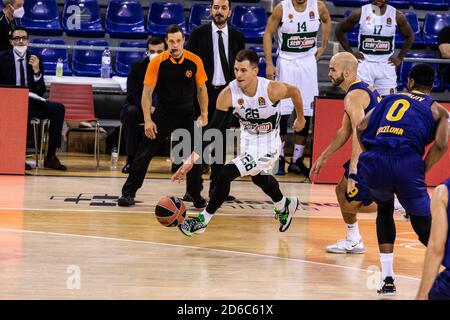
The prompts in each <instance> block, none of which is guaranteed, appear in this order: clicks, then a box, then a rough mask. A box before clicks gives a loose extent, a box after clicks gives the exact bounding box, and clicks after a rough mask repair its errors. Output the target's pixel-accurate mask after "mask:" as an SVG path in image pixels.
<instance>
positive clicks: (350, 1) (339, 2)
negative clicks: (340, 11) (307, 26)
mask: <svg viewBox="0 0 450 320" xmlns="http://www.w3.org/2000/svg"><path fill="white" fill-rule="evenodd" d="M370 2H371V1H370V0H333V3H334V5H335V6H336V7H357V8H360V7H362V6H363V5H365V4H368V3H370Z"/></svg>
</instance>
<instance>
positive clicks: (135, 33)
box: [21, 0, 267, 42]
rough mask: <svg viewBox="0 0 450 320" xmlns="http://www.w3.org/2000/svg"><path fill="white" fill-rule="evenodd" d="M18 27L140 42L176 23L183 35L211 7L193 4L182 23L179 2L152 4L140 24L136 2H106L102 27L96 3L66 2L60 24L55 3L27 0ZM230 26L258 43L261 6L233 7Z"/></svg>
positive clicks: (262, 16) (91, 0) (262, 25)
mask: <svg viewBox="0 0 450 320" xmlns="http://www.w3.org/2000/svg"><path fill="white" fill-rule="evenodd" d="M24 9H25V15H24V16H23V18H22V19H21V24H22V25H23V26H24V27H26V28H27V29H28V30H29V31H30V33H31V34H35V35H61V34H62V33H63V32H65V33H66V34H67V35H68V36H75V37H103V36H104V35H105V32H107V33H108V34H109V35H110V36H111V37H112V38H133V39H144V38H146V37H147V36H148V35H149V34H150V35H153V36H163V35H164V34H165V31H166V27H167V26H168V25H170V24H178V25H179V26H181V27H182V29H183V30H184V32H185V33H186V35H189V32H190V31H192V30H193V29H194V28H195V27H196V26H198V25H201V24H203V23H208V22H210V21H211V17H210V10H211V4H210V3H208V4H194V5H193V6H192V8H191V11H190V15H189V24H186V18H185V15H184V9H183V6H182V5H181V4H180V3H169V2H153V3H151V5H150V9H149V11H148V16H147V24H146V25H145V23H144V12H143V9H142V6H141V4H140V2H139V1H137V0H130V1H127V0H110V1H109V2H108V6H107V9H106V18H105V23H104V27H103V24H102V20H101V14H100V7H99V4H98V2H97V0H66V2H65V3H64V8H63V13H62V19H61V21H62V22H60V18H59V13H58V5H57V0H46V1H42V0H27V1H25V3H24ZM230 23H231V25H232V26H233V27H235V28H236V29H238V30H241V31H242V32H243V33H244V36H245V38H246V40H247V41H249V42H261V41H262V35H263V33H264V29H265V26H266V23H267V13H266V11H265V9H264V8H263V7H254V6H235V7H233V12H232V16H231V21H230Z"/></svg>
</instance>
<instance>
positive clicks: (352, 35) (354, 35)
mask: <svg viewBox="0 0 450 320" xmlns="http://www.w3.org/2000/svg"><path fill="white" fill-rule="evenodd" d="M350 13H351V11H350V10H347V11H345V12H344V17H347V16H348V15H349V14H350ZM346 35H347V39H348V42H349V43H350V46H351V47H357V46H358V43H359V38H358V35H359V24H356V25H355V26H354V27H353V29H352V30H350V31H349V32H347V33H346Z"/></svg>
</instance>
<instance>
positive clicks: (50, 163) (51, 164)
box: [44, 156, 67, 171]
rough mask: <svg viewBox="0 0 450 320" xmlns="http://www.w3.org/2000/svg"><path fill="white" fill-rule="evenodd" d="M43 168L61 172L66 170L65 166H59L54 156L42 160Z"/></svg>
mask: <svg viewBox="0 0 450 320" xmlns="http://www.w3.org/2000/svg"><path fill="white" fill-rule="evenodd" d="M44 167H46V168H50V169H54V170H61V171H66V170H67V168H66V166H65V165H63V164H61V162H59V159H58V158H57V157H56V156H49V157H46V158H45V159H44Z"/></svg>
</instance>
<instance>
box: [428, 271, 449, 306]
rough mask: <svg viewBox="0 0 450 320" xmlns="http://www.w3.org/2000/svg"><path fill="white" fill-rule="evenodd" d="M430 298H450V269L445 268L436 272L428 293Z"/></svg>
mask: <svg viewBox="0 0 450 320" xmlns="http://www.w3.org/2000/svg"><path fill="white" fill-rule="evenodd" d="M428 299H430V300H450V270H449V269H445V270H444V271H442V272H441V273H439V274H438V276H437V278H436V280H435V281H434V283H433V286H432V287H431V289H430V292H429V293H428Z"/></svg>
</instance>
